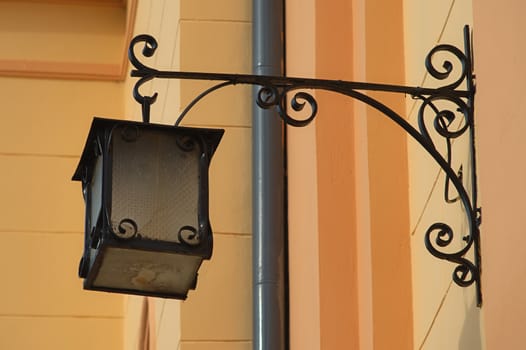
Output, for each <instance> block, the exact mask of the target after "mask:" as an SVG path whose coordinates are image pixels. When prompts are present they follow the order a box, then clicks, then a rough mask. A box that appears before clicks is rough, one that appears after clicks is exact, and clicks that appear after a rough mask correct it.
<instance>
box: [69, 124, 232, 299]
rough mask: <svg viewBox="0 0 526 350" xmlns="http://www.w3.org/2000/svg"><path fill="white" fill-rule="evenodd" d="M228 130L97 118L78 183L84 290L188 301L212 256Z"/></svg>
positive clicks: (80, 268)
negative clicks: (213, 188) (218, 166)
mask: <svg viewBox="0 0 526 350" xmlns="http://www.w3.org/2000/svg"><path fill="white" fill-rule="evenodd" d="M223 133H224V130H221V129H203V128H199V129H197V128H186V127H174V126H167V125H158V124H149V123H141V122H132V121H123V120H112V119H102V118H94V120H93V123H92V125H91V129H90V132H89V135H88V139H87V141H86V145H85V148H84V151H83V153H82V156H81V159H80V162H79V165H78V167H77V170H76V171H75V174H74V175H73V180H75V181H81V182H82V192H83V195H84V200H85V203H86V219H85V243H84V254H83V257H82V260H81V262H80V266H79V276H80V277H82V278H84V279H85V280H84V288H85V289H91V290H102V291H108V292H119V293H128V294H140V295H149V296H159V297H166V298H175V299H185V298H186V296H187V293H188V291H189V290H190V289H194V288H195V286H196V282H197V272H198V270H199V267H200V266H201V263H202V261H203V259H210V257H211V255H212V230H211V227H210V222H209V217H208V167H209V164H210V160H211V157H212V155H213V154H214V151H215V149H216V148H217V146H218V144H219V142H220V140H221V137H222V136H223Z"/></svg>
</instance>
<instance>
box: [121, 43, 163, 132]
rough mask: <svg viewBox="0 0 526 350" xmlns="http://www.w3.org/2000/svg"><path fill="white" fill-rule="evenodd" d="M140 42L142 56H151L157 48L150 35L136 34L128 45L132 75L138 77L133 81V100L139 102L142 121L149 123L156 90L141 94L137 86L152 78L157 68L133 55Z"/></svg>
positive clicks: (155, 98)
mask: <svg viewBox="0 0 526 350" xmlns="http://www.w3.org/2000/svg"><path fill="white" fill-rule="evenodd" d="M140 43H144V47H143V49H142V54H143V56H145V57H152V56H153V54H154V53H155V50H157V40H155V38H154V37H153V36H151V35H146V34H142V35H138V36H136V37H135V38H133V39H132V41H131V42H130V47H129V49H128V59H129V60H130V63H131V64H132V65H133V66H134V67H135V70H133V71H132V76H136V77H140V79H139V80H138V81H137V82H136V83H135V86H134V87H133V97H134V98H135V101H137V102H139V103H140V105H141V107H142V118H143V122H145V123H149V122H150V108H151V105H152V104H153V103H155V101H156V100H157V96H158V94H157V92H155V93H154V94H153V95H151V96H147V95H142V94H141V93H140V91H139V88H140V87H141V85H143V84H144V83H146V82H148V81H150V80H152V79H154V78H155V76H156V73H157V70H155V69H153V68H150V67H148V66H146V65H144V64H143V63H142V62H141V61H139V59H138V58H137V56H135V46H137V45H139V44H140Z"/></svg>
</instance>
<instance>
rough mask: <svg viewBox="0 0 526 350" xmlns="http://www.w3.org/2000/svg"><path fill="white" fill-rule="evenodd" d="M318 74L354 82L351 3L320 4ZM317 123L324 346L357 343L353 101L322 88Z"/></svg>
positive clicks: (346, 346) (341, 0) (342, 0)
mask: <svg viewBox="0 0 526 350" xmlns="http://www.w3.org/2000/svg"><path fill="white" fill-rule="evenodd" d="M315 42H316V77H317V78H326V79H342V80H352V69H353V56H352V4H351V2H350V1H347V0H338V1H332V2H331V4H330V6H327V3H326V2H322V1H318V2H317V3H316V41H315ZM317 99H318V103H319V105H320V114H319V116H318V117H317V118H318V119H317V123H316V144H317V159H318V164H317V174H318V220H319V223H318V235H319V264H320V265H319V266H320V267H319V273H320V326H321V328H320V333H321V348H322V349H337V348H343V349H356V348H357V347H358V342H359V335H358V294H357V293H358V289H357V284H358V280H357V266H356V230H355V222H356V218H355V215H356V201H355V193H354V183H355V179H354V171H353V170H354V169H353V166H354V154H355V152H354V140H353V138H352V136H351V135H352V134H353V124H354V120H353V118H352V108H353V104H352V101H350V100H349V99H347V98H344V97H342V96H340V95H337V94H334V93H326V92H318V93H317Z"/></svg>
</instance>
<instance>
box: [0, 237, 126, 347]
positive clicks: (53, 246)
mask: <svg viewBox="0 0 526 350" xmlns="http://www.w3.org/2000/svg"><path fill="white" fill-rule="evenodd" d="M0 237H1V238H2V242H3V243H2V245H1V246H0V275H1V276H2V288H1V291H0V295H1V296H2V297H1V298H0V316H2V315H26V316H32V315H35V316H46V315H53V316H65V315H67V316H87V315H88V316H103V317H121V316H122V315H123V309H124V308H123V299H122V297H121V296H120V295H117V294H109V293H103V292H93V291H84V290H83V289H82V281H81V279H79V278H78V277H77V271H78V262H79V260H80V256H81V254H82V246H83V237H82V235H81V234H68V233H60V234H46V233H23V232H13V233H12V232H2V233H0ZM0 338H1V337H0Z"/></svg>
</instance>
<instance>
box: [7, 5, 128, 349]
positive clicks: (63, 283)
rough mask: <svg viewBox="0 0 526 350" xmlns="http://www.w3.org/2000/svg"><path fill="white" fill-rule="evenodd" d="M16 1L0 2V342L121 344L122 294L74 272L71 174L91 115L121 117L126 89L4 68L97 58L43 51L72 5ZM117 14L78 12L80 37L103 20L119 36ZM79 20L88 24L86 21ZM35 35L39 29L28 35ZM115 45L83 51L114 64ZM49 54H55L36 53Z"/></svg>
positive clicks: (78, 197)
mask: <svg viewBox="0 0 526 350" xmlns="http://www.w3.org/2000/svg"><path fill="white" fill-rule="evenodd" d="M22 5H23V6H24V7H25V8H26V10H25V11H24V12H15V13H11V12H9V11H10V10H9V9H8V7H9V6H18V3H9V2H7V3H6V2H0V8H1V10H0V16H2V20H1V21H0V22H1V24H0V33H1V34H0V36H1V37H2V41H3V42H4V43H5V45H3V46H2V48H1V49H0V71H1V73H2V74H3V75H4V74H9V75H10V76H11V77H5V76H1V77H0V96H2V97H1V99H2V124H3V125H2V127H1V128H0V134H1V135H0V168H1V169H2V171H1V172H0V198H1V201H0V213H1V214H0V235H1V236H2V239H3V244H2V246H1V248H0V250H1V251H0V273H1V274H2V276H3V282H2V288H1V291H0V296H1V298H0V300H1V302H0V348H2V349H17V350H18V349H20V350H25V349H28V350H29V349H94V348H97V349H112V350H113V349H121V348H122V344H123V338H122V329H123V316H124V315H123V311H124V310H123V297H122V296H119V295H111V294H105V293H93V292H86V291H84V290H82V281H81V280H80V279H79V278H78V277H77V268H78V263H79V260H80V256H81V254H82V250H83V234H84V233H83V226H84V225H83V223H84V218H83V214H84V210H83V205H84V204H83V202H82V194H81V188H80V184H78V183H73V182H71V180H70V179H71V176H72V174H73V171H74V170H75V168H76V165H77V161H78V157H79V155H80V152H81V151H82V147H83V146H84V139H85V137H86V135H87V131H88V129H89V125H90V122H91V118H92V117H93V115H94V114H98V115H101V116H108V117H119V116H122V115H123V104H122V102H121V101H122V87H123V86H122V83H119V82H115V81H107V82H102V81H96V80H61V79H57V78H56V77H57V76H55V75H53V73H52V72H51V73H49V72H48V73H49V74H48V78H47V79H35V78H22V77H19V75H25V74H23V73H21V72H19V71H10V72H7V71H6V70H5V68H6V67H7V68H9V67H13V65H11V66H9V65H6V64H5V63H6V62H8V63H13V64H14V66H16V67H24V68H27V69H26V71H31V70H32V68H34V66H33V65H32V63H31V62H35V61H38V60H42V61H44V60H45V61H46V62H48V63H49V65H48V66H53V67H58V66H62V67H64V66H65V67H71V66H70V65H69V64H72V63H75V62H77V63H78V62H79V61H82V60H84V59H86V60H85V61H83V64H85V67H87V66H90V69H92V68H94V67H95V68H96V65H97V64H99V63H101V61H96V62H94V61H93V60H92V58H93V56H89V57H84V56H83V55H80V52H76V51H74V50H72V49H64V48H63V47H61V50H54V51H53V50H48V48H51V47H55V46H54V45H60V40H59V43H58V44H57V42H56V41H55V39H57V38H56V37H55V36H53V35H58V34H57V33H51V34H53V35H51V34H50V35H51V36H46V32H45V30H44V29H43V28H42V27H43V26H45V23H46V21H48V20H50V18H53V19H54V20H53V21H54V22H53V25H54V26H61V25H63V24H67V23H70V21H72V20H73V21H74V20H75V17H64V16H63V14H64V13H65V12H68V11H69V13H77V14H78V12H79V11H78V10H79V9H78V8H77V7H75V6H72V7H71V8H70V7H68V8H67V9H64V8H62V7H61V6H59V5H54V6H50V7H46V5H44V4H42V5H36V4H32V3H25V4H22ZM22 5H21V6H22ZM35 9H39V11H38V10H35ZM121 10H122V9H120V10H118V9H116V8H112V9H108V12H105V11H104V9H100V8H88V10H87V12H85V13H84V15H86V16H88V15H89V21H90V22H91V23H90V25H86V26H82V25H79V27H78V28H77V29H78V30H79V32H77V34H78V35H79V36H80V37H84V38H88V37H89V38H91V39H93V38H95V37H96V36H97V34H96V33H93V31H92V29H93V27H91V24H94V25H96V24H97V23H98V21H99V20H100V21H101V23H100V25H101V27H103V28H109V27H112V26H113V27H114V28H116V27H119V28H120V29H119V30H120V31H122V32H121V35H124V32H125V30H124V29H125V27H124V24H125V21H124V18H125V17H124V16H122V17H119V16H117V17H114V16H113V14H114V13H115V11H121ZM122 11H124V10H122ZM8 13H10V15H9V16H10V17H9V20H7V21H6V20H4V16H6V15H7V14H8ZM96 13H98V14H104V15H103V16H100V17H99V16H95V15H94V14H96ZM123 13H124V12H123ZM72 15H73V14H72ZM77 19H78V18H77ZM83 19H84V24H86V23H85V21H86V20H87V19H88V17H85V18H83ZM64 21H65V22H64ZM39 26H40V27H39ZM106 26H109V27H106ZM34 32H38V33H37V34H39V35H35V36H33V35H31V33H34ZM68 35H69V34H68ZM48 40H51V41H48ZM95 41H96V40H95ZM112 43H113V41H112V40H110V41H105V40H101V41H96V44H95V42H94V41H90V40H86V41H85V42H84V47H83V49H84V50H86V51H89V52H90V53H91V54H94V53H96V52H99V53H100V57H102V58H103V60H106V59H107V61H105V62H106V63H108V64H115V65H116V66H118V65H119V63H120V57H118V58H115V57H114V55H115V49H114V47H113V44H112ZM107 45H109V46H107ZM28 50H30V51H31V52H32V53H31V52H29V51H28ZM44 51H45V52H44ZM51 51H52V52H51ZM48 53H49V54H52V56H46V57H38V54H42V55H47V54H48ZM100 57H99V58H100ZM110 57H111V58H110ZM28 61H31V62H29V63H28ZM74 61H75V62H74ZM21 62H22V63H23V64H21ZM8 66H9V67H8ZM73 66H74V64H73ZM64 71H67V70H63V72H64ZM68 73H72V74H73V73H75V72H72V71H68Z"/></svg>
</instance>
